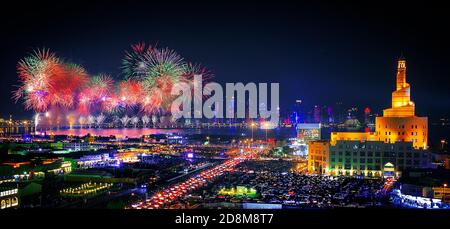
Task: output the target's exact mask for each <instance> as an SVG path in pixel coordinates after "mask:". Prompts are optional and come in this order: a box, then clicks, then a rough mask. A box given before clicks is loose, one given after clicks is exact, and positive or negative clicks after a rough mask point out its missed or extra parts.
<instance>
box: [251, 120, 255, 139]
mask: <svg viewBox="0 0 450 229" xmlns="http://www.w3.org/2000/svg"><path fill="white" fill-rule="evenodd" d="M250 126H251V128H252V142H253V128H254V127H255V126H256V124H255V123H254V122H252V124H250Z"/></svg>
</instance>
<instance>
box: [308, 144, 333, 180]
mask: <svg viewBox="0 0 450 229" xmlns="http://www.w3.org/2000/svg"><path fill="white" fill-rule="evenodd" d="M329 155H330V143H329V142H328V141H310V142H309V143H308V172H309V173H315V174H327V173H328V163H329Z"/></svg>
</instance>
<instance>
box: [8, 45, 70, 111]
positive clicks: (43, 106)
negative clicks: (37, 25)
mask: <svg viewBox="0 0 450 229" xmlns="http://www.w3.org/2000/svg"><path fill="white" fill-rule="evenodd" d="M17 71H18V74H19V80H20V83H21V86H20V87H19V88H18V89H17V90H16V91H15V92H14V95H13V97H14V99H15V101H16V102H17V101H18V100H19V99H21V98H23V99H24V105H25V108H26V109H27V110H35V111H38V112H41V111H45V110H47V109H48V108H49V106H50V104H51V94H50V88H51V87H52V79H53V78H54V77H55V76H58V75H61V74H62V73H63V67H62V65H61V61H60V60H59V59H58V58H56V56H55V54H54V53H51V52H50V51H49V50H48V49H47V50H45V49H43V50H42V51H41V50H36V51H35V52H34V53H33V54H32V55H31V56H29V57H25V58H24V59H23V60H21V61H20V62H19V64H18V66H17Z"/></svg>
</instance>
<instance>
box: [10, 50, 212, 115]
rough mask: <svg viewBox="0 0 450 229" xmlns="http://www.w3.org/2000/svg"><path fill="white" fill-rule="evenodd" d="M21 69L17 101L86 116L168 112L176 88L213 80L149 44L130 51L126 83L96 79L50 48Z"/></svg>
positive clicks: (125, 65)
mask: <svg viewBox="0 0 450 229" xmlns="http://www.w3.org/2000/svg"><path fill="white" fill-rule="evenodd" d="M17 70H18V75H19V80H20V85H19V87H18V89H17V90H16V91H14V92H13V97H14V99H15V100H16V101H19V100H22V101H23V103H24V105H25V108H26V109H28V110H33V111H35V112H46V111H49V110H61V111H66V113H68V114H69V113H70V114H74V113H76V114H78V115H79V116H80V117H81V116H83V115H84V116H86V115H90V114H95V113H97V114H101V113H129V112H134V111H136V112H138V113H142V114H164V113H166V112H168V109H169V108H170V104H171V102H172V101H173V99H175V97H174V96H172V95H171V90H172V87H173V85H175V84H176V83H179V82H184V83H189V84H192V83H193V76H194V75H202V77H203V80H209V79H210V78H211V77H212V74H211V73H210V72H209V71H208V70H206V69H205V68H204V67H202V66H200V65H198V64H192V63H188V62H186V61H184V59H183V58H182V57H181V56H180V55H178V54H177V53H176V52H175V51H173V50H170V49H168V48H163V49H158V48H156V47H155V46H151V45H146V44H144V43H138V44H134V45H132V46H131V51H126V52H125V58H124V59H123V61H122V73H123V78H124V79H123V80H120V81H118V82H115V81H114V79H113V78H112V77H111V76H109V75H107V74H99V75H94V76H91V75H89V74H88V72H87V71H86V70H85V69H84V68H83V67H81V66H79V65H76V64H73V63H68V62H65V61H62V60H61V59H59V58H58V57H56V55H55V54H54V53H52V52H50V51H49V50H48V49H43V50H37V51H35V52H34V53H33V54H32V55H30V56H28V57H25V58H24V59H23V60H21V61H20V62H19V63H18V66H17ZM86 117H87V116H86ZM82 121H83V122H84V121H85V120H84V119H82Z"/></svg>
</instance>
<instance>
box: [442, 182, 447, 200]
mask: <svg viewBox="0 0 450 229" xmlns="http://www.w3.org/2000/svg"><path fill="white" fill-rule="evenodd" d="M445 188H447V184H444V190H443V192H442V202H445Z"/></svg>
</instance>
